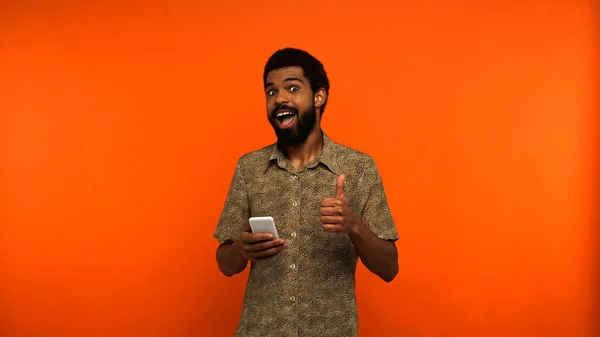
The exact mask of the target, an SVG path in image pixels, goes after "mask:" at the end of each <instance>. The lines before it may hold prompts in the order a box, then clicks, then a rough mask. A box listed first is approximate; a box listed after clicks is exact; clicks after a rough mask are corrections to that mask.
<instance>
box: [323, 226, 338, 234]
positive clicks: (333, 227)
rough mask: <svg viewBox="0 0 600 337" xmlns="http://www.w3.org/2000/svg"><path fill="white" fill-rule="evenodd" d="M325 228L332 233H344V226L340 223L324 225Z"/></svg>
mask: <svg viewBox="0 0 600 337" xmlns="http://www.w3.org/2000/svg"><path fill="white" fill-rule="evenodd" d="M323 229H324V230H326V231H327V232H330V233H342V232H343V227H342V225H340V224H337V225H323Z"/></svg>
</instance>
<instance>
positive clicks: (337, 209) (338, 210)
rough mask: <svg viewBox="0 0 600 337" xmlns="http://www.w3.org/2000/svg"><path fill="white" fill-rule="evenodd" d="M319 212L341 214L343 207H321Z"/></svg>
mask: <svg viewBox="0 0 600 337" xmlns="http://www.w3.org/2000/svg"><path fill="white" fill-rule="evenodd" d="M319 212H320V213H321V215H342V214H343V209H342V207H339V206H335V207H321V209H320V210H319Z"/></svg>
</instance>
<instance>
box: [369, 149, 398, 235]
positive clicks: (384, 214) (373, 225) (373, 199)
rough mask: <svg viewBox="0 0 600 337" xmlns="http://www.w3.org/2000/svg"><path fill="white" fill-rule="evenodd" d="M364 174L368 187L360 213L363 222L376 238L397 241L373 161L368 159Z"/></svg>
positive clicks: (383, 191) (394, 226) (396, 233)
mask: <svg viewBox="0 0 600 337" xmlns="http://www.w3.org/2000/svg"><path fill="white" fill-rule="evenodd" d="M364 174H365V176H364V177H363V182H365V183H367V184H368V186H369V187H368V197H367V200H366V202H365V205H364V208H363V212H362V219H363V221H364V222H365V223H366V224H367V225H368V226H369V228H370V229H371V230H372V231H373V233H375V235H377V237H379V238H381V239H383V240H390V241H395V240H398V232H397V231H396V225H395V223H394V220H393V218H392V214H391V211H390V208H389V206H388V202H387V197H386V195H385V190H384V188H383V182H382V180H381V176H380V175H379V170H378V169H377V166H376V165H375V162H374V161H373V159H371V158H369V161H368V164H367V165H366V167H365V173H364Z"/></svg>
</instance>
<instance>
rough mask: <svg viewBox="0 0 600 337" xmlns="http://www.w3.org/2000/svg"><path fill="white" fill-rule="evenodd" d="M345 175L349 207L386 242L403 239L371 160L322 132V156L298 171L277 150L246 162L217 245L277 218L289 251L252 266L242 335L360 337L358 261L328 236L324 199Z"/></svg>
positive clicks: (346, 241)
mask: <svg viewBox="0 0 600 337" xmlns="http://www.w3.org/2000/svg"><path fill="white" fill-rule="evenodd" d="M341 173H344V174H345V175H346V179H345V184H344V193H345V195H346V196H347V197H348V198H349V200H350V206H351V208H352V209H353V210H354V212H356V213H357V214H359V215H360V216H361V217H362V219H363V221H365V223H367V224H368V226H369V227H370V229H371V230H372V231H373V232H374V233H375V234H376V235H377V236H378V237H380V238H382V239H385V240H396V239H398V234H397V232H396V228H395V226H394V222H393V219H392V215H391V213H390V210H389V208H388V203H387V200H386V196H385V192H384V189H383V184H382V181H381V178H380V176H379V172H378V170H377V168H376V165H375V163H374V161H373V159H372V158H371V157H370V156H368V155H367V154H364V153H361V152H359V151H357V150H354V149H351V148H349V147H346V146H343V145H341V144H337V143H334V142H333V141H331V139H330V138H329V137H328V136H327V135H325V134H324V133H323V151H321V154H320V155H319V156H317V158H315V160H313V161H312V162H311V163H309V164H307V165H306V166H305V167H303V168H302V169H301V170H300V171H299V172H296V170H295V169H294V167H293V166H292V164H291V163H290V162H289V161H288V160H287V159H286V157H285V156H284V155H283V153H282V152H281V151H280V150H279V148H278V147H277V146H276V145H275V144H273V145H270V146H267V147H264V148H262V149H260V150H257V151H254V152H251V153H248V154H245V155H244V156H242V157H241V158H240V159H239V161H238V163H237V167H236V170H235V174H234V176H233V180H232V182H231V186H230V189H229V192H228V195H227V199H226V201H225V206H224V209H223V211H222V214H221V217H220V219H219V223H218V226H217V229H216V231H215V233H214V236H215V238H217V239H218V240H219V242H220V243H225V242H231V241H235V240H237V239H238V238H239V236H240V233H241V231H242V229H243V227H244V225H245V224H246V223H248V219H249V218H250V217H253V216H272V217H273V218H274V219H275V225H276V227H277V231H278V234H279V236H280V237H281V238H283V239H285V240H287V242H288V247H287V248H286V249H284V250H283V251H281V252H280V253H279V254H277V255H275V256H274V257H272V258H270V259H266V260H261V261H259V262H252V263H251V267H250V275H249V278H248V284H247V287H246V294H245V297H244V305H243V310H242V314H241V319H240V322H239V325H238V329H237V333H236V336H244V337H254V336H256V337H268V336H277V337H282V336H286V337H288V336H306V337H308V336H315V337H317V336H318V337H325V336H336V337H339V336H343V337H351V336H356V335H357V329H358V317H357V309H356V298H355V278H354V275H355V270H356V263H357V255H356V252H355V250H354V246H353V244H352V242H351V241H350V238H349V236H348V235H347V234H334V233H329V232H326V231H325V230H323V225H322V223H321V221H320V207H321V200H322V199H323V198H326V197H334V196H335V190H336V185H335V183H336V179H337V177H338V176H339V174H341Z"/></svg>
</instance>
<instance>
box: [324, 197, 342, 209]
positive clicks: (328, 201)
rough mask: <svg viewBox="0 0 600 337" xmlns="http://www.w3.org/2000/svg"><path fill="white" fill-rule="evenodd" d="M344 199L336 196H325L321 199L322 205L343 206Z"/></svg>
mask: <svg viewBox="0 0 600 337" xmlns="http://www.w3.org/2000/svg"><path fill="white" fill-rule="evenodd" d="M342 204H343V203H342V200H340V199H336V198H324V199H323V200H321V206H322V207H332V206H342Z"/></svg>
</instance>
